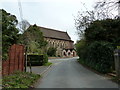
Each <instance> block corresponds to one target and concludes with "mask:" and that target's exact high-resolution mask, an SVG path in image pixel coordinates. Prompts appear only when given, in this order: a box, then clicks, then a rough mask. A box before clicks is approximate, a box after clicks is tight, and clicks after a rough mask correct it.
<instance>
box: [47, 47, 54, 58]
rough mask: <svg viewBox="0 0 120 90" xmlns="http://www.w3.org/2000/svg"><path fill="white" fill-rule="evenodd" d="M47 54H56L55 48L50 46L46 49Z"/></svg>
mask: <svg viewBox="0 0 120 90" xmlns="http://www.w3.org/2000/svg"><path fill="white" fill-rule="evenodd" d="M47 55H48V56H56V48H54V47H50V48H49V49H48V51H47Z"/></svg>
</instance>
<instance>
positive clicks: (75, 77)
mask: <svg viewBox="0 0 120 90" xmlns="http://www.w3.org/2000/svg"><path fill="white" fill-rule="evenodd" d="M49 61H50V62H52V63H53V65H52V66H51V68H50V69H49V70H48V71H47V72H46V73H44V75H43V77H42V78H41V79H40V80H39V81H38V82H37V84H36V85H35V87H36V88H118V85H117V84H116V83H114V82H112V81H110V80H108V78H106V77H103V76H100V75H98V74H96V73H94V72H92V71H90V70H88V69H87V68H85V67H83V66H82V65H80V64H79V63H78V62H77V57H75V58H66V59H51V60H49Z"/></svg>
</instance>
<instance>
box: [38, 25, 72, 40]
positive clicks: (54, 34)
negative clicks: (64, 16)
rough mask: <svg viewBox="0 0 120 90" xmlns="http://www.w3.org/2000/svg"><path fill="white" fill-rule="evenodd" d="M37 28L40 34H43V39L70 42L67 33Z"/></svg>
mask: <svg viewBox="0 0 120 90" xmlns="http://www.w3.org/2000/svg"><path fill="white" fill-rule="evenodd" d="M39 28H40V30H41V32H43V36H44V37H47V38H55V39H62V40H68V41H72V40H71V38H70V36H69V35H68V33H67V32H63V31H58V30H54V29H50V28H45V27H39Z"/></svg>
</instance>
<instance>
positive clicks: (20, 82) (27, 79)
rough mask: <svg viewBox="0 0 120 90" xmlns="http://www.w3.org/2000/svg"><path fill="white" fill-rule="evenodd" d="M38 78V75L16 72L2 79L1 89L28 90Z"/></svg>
mask: <svg viewBox="0 0 120 90" xmlns="http://www.w3.org/2000/svg"><path fill="white" fill-rule="evenodd" d="M39 78H40V75H38V74H32V73H29V72H20V71H17V72H15V73H13V74H12V75H9V76H4V77H3V80H2V88H30V87H32V84H33V83H35V82H36V81H37V80H38V79H39Z"/></svg>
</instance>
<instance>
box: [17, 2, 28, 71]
mask: <svg viewBox="0 0 120 90" xmlns="http://www.w3.org/2000/svg"><path fill="white" fill-rule="evenodd" d="M18 7H19V13H20V19H21V24H22V25H20V28H21V29H22V31H25V30H23V24H24V23H23V13H22V6H21V2H20V0H18ZM24 66H25V69H24V70H25V72H26V71H27V47H26V45H25V62H24Z"/></svg>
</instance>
